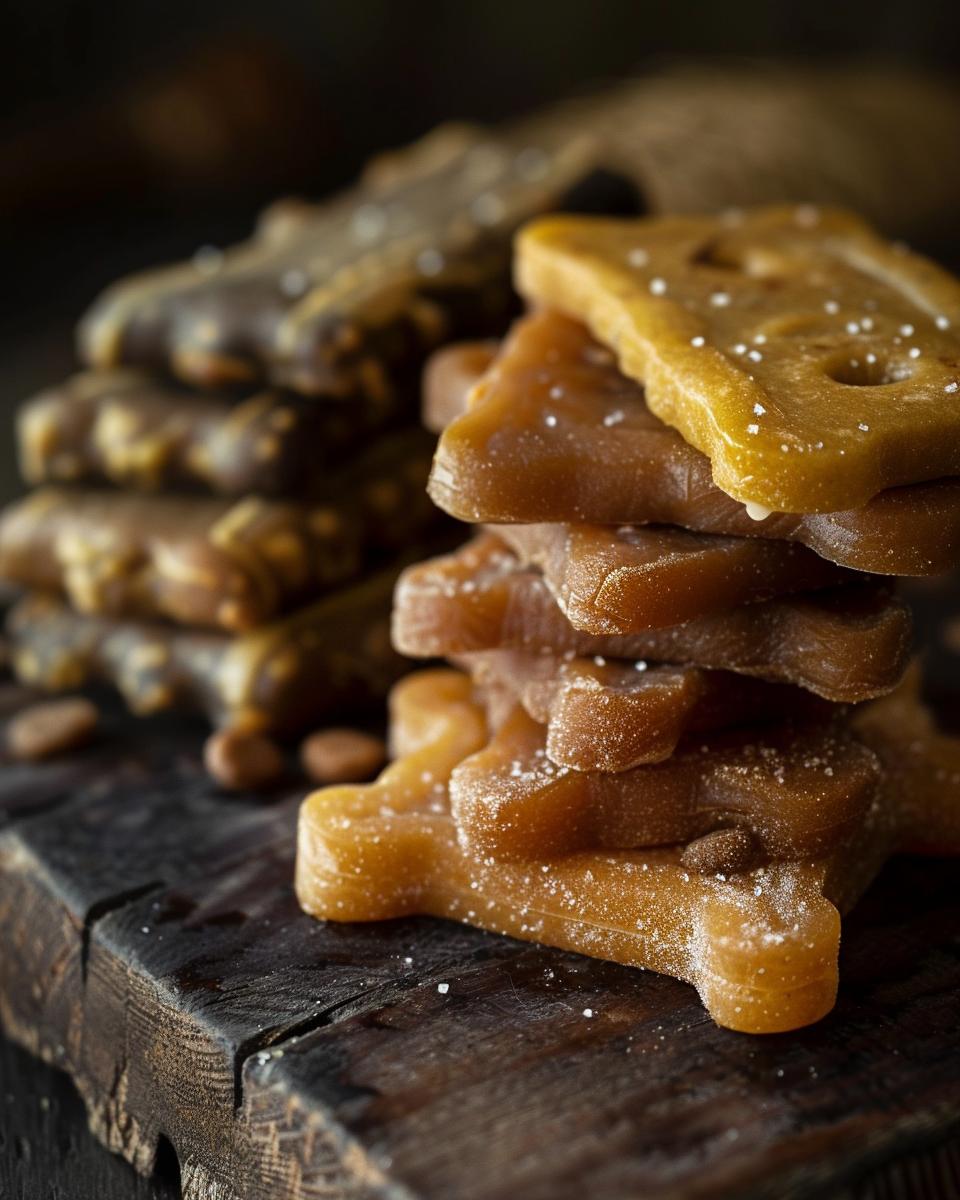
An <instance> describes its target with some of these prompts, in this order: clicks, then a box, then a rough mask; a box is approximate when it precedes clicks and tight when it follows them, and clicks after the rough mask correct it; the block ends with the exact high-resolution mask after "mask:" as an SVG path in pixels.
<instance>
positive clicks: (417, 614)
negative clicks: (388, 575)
mask: <svg viewBox="0 0 960 1200" xmlns="http://www.w3.org/2000/svg"><path fill="white" fill-rule="evenodd" d="M393 640H394V645H395V646H396V647H397V649H398V650H399V651H400V652H401V653H402V654H407V655H409V656H410V657H412V658H433V657H451V656H456V655H461V654H471V653H473V652H475V651H478V650H527V651H541V650H542V651H546V652H548V653H550V654H553V655H555V656H559V657H563V656H565V655H570V656H571V657H572V656H574V655H581V656H588V657H589V656H593V655H601V656H603V657H604V658H625V659H631V660H634V661H636V660H638V659H644V660H648V661H654V662H666V663H678V664H681V665H683V664H693V665H695V666H700V667H709V668H713V669H715V670H725V671H735V672H737V673H738V674H742V675H753V676H757V677H758V678H761V679H767V680H770V681H771V682H775V683H792V684H796V685H798V686H799V687H804V688H806V689H807V690H808V691H811V692H814V693H815V694H816V695H818V696H822V697H824V699H827V700H835V701H843V702H856V701H860V700H867V699H869V698H870V697H872V696H878V695H881V694H883V693H885V692H888V691H890V689H891V688H892V687H894V686H895V684H896V683H897V682H898V680H899V679H900V677H901V675H902V673H903V671H904V669H905V667H906V665H907V660H908V657H909V653H910V617H909V613H908V611H907V609H906V607H905V606H904V605H903V604H902V603H901V602H900V601H899V600H898V599H896V597H895V596H893V595H891V594H890V592H889V589H888V588H887V587H885V586H884V585H882V584H877V583H865V584H862V585H859V586H857V587H845V588H837V589H835V590H832V591H825V592H815V593H813V594H812V595H810V596H796V597H793V596H791V597H786V598H784V599H777V600H768V601H765V602H764V603H762V604H750V605H745V606H742V607H741V608H735V609H731V610H729V611H728V612H725V613H718V614H714V615H712V616H708V617H699V618H698V619H697V620H695V621H688V622H686V624H684V625H675V626H669V627H667V628H664V629H647V630H643V631H642V632H641V633H634V634H630V635H628V636H620V635H611V634H601V635H597V634H586V633H581V632H579V631H578V630H576V629H574V627H573V626H572V625H571V624H570V622H569V621H568V620H567V619H566V617H564V615H563V613H562V612H561V611H560V609H559V607H558V606H557V603H556V601H555V600H554V598H553V596H552V595H551V593H550V590H549V588H548V587H547V585H546V583H545V582H544V580H543V577H542V576H540V575H538V574H537V573H536V572H534V571H530V570H522V569H521V568H520V566H519V564H518V562H517V559H516V557H515V556H514V555H513V554H511V553H510V552H509V550H508V549H507V548H506V546H505V545H504V544H503V542H501V541H499V539H497V538H495V537H494V536H493V535H492V534H483V535H481V536H480V537H477V538H474V540H473V541H472V542H468V543H467V544H466V545H465V546H462V547H461V548H460V549H459V550H457V551H456V552H455V553H453V554H447V555H443V556H441V557H439V558H435V559H431V560H430V561H428V562H425V563H419V564H417V565H416V566H413V567H409V568H408V569H407V570H406V571H405V572H404V573H403V575H402V576H401V578H400V581H399V583H398V585H397V592H396V597H395V601H394V610H393Z"/></svg>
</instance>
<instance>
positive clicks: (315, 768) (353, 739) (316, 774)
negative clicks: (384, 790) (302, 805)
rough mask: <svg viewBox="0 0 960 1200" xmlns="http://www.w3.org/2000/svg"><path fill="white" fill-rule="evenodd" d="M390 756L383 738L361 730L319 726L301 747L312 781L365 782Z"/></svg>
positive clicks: (301, 753) (305, 767)
mask: <svg viewBox="0 0 960 1200" xmlns="http://www.w3.org/2000/svg"><path fill="white" fill-rule="evenodd" d="M386 758H387V748H386V746H385V745H384V743H383V739H382V738H378V737H375V736H374V735H373V734H372V733H363V732H362V731H361V730H359V729H319V730H317V732H316V733H311V734H310V736H309V737H308V738H305V739H304V741H303V743H302V745H301V746H300V762H301V763H302V764H303V769H304V771H305V772H306V774H307V777H308V778H309V779H310V780H311V781H312V782H313V783H319V784H330V783H362V782H363V781H364V780H366V779H370V778H371V777H372V776H373V775H375V774H376V773H377V771H379V769H380V768H381V767H382V766H383V764H384V762H385V761H386Z"/></svg>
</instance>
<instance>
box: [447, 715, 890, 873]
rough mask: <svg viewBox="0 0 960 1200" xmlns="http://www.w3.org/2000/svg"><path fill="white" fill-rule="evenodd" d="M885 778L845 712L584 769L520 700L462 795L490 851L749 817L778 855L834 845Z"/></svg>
mask: <svg viewBox="0 0 960 1200" xmlns="http://www.w3.org/2000/svg"><path fill="white" fill-rule="evenodd" d="M879 781H880V767H879V763H878V761H877V758H876V756H875V755H874V754H873V753H872V752H871V751H869V750H868V749H867V748H866V747H865V746H862V745H861V744H859V743H858V742H857V741H856V740H855V739H854V738H853V737H852V736H851V735H850V734H849V732H848V731H847V730H846V729H845V728H844V727H843V724H842V723H841V722H837V721H835V722H832V723H830V722H826V723H825V722H821V723H820V724H818V725H814V726H808V727H802V726H801V727H797V726H794V725H791V724H790V723H784V724H781V725H779V726H777V727H774V728H770V729H764V730H757V729H745V730H736V731H732V732H728V733H723V734H700V735H697V736H695V737H693V738H691V739H690V741H689V742H688V743H686V744H682V745H681V746H679V747H678V748H677V749H676V750H675V752H674V753H673V755H672V756H671V757H670V758H668V759H666V760H665V761H663V762H659V763H654V764H649V765H645V766H639V767H634V768H632V769H631V770H628V771H621V772H618V773H610V772H603V771H598V772H585V771H572V770H570V769H569V768H568V767H562V766H559V765H558V764H557V763H555V762H554V761H553V760H552V759H551V758H550V757H549V755H548V753H547V746H546V735H545V730H544V728H543V726H542V725H538V724H537V723H536V722H535V721H534V720H532V719H531V717H529V716H528V715H527V713H526V712H524V710H523V709H522V708H520V707H518V708H516V709H515V710H514V711H513V712H512V713H511V714H510V715H509V716H508V717H507V719H506V720H505V721H504V722H503V724H502V725H501V727H500V729H498V730H497V731H496V733H495V734H494V735H493V737H492V738H491V740H490V742H489V744H488V745H487V746H486V747H484V749H482V750H480V751H478V752H477V753H476V754H474V755H472V756H471V757H469V758H467V759H465V760H464V761H463V762H462V763H460V765H459V766H458V767H457V768H456V769H455V771H454V772H453V775H452V777H451V780H450V805H451V811H452V813H453V818H454V820H455V822H456V824H457V829H458V832H459V835H460V839H461V842H462V843H463V845H464V846H465V847H466V848H467V849H468V850H469V851H470V852H471V853H472V854H474V855H476V856H477V857H478V858H485V857H487V856H492V857H493V858H495V859H498V860H507V861H529V860H530V859H534V858H538V857H541V856H542V857H546V858H554V857H559V856H562V855H565V854H572V853H574V852H576V851H579V850H613V849H626V850H629V849H634V848H637V847H648V846H665V845H673V844H676V843H678V842H683V843H686V842H690V841H694V840H695V839H697V838H700V837H702V836H704V835H705V834H708V833H711V832H713V831H714V830H718V829H726V828H733V827H738V828H742V829H744V830H745V831H747V832H748V833H749V834H750V835H751V836H752V839H753V841H754V843H755V844H756V846H757V849H758V858H759V860H760V861H763V862H773V861H783V860H790V859H796V858H803V857H806V856H807V855H818V854H824V853H827V852H829V851H831V850H833V849H834V848H835V847H836V846H838V845H839V844H840V843H841V842H842V841H844V839H846V838H847V837H849V836H850V835H851V833H852V832H853V831H854V830H855V829H856V828H857V827H858V826H859V824H860V823H861V822H862V820H863V818H864V815H865V814H866V812H867V810H868V808H869V806H870V804H871V802H872V801H873V799H874V797H875V794H876V791H877V787H878V784H879Z"/></svg>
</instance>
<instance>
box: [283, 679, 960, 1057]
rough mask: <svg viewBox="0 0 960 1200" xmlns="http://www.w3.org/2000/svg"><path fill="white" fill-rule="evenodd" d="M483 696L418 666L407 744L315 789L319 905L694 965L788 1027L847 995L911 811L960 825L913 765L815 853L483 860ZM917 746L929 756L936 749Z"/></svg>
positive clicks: (336, 913)
mask: <svg viewBox="0 0 960 1200" xmlns="http://www.w3.org/2000/svg"><path fill="white" fill-rule="evenodd" d="M470 696H471V691H470V684H469V681H468V680H467V679H466V678H465V677H464V676H459V675H456V674H454V673H451V672H436V671H430V672H424V673H421V674H419V675H414V676H410V677H409V678H407V679H406V680H404V681H402V682H401V683H400V684H399V685H398V686H397V688H396V689H395V690H394V693H393V697H392V705H391V712H392V721H393V738H394V742H395V745H396V746H397V748H398V750H399V751H400V752H401V754H403V755H404V756H405V757H401V758H400V759H399V760H398V761H397V762H395V763H394V764H393V765H392V766H391V767H390V768H388V769H387V771H386V772H384V774H383V775H382V776H381V777H380V779H379V780H378V781H377V782H376V783H374V784H372V785H369V786H362V787H338V788H328V789H326V790H324V791H319V792H314V793H313V794H312V795H311V796H309V797H308V798H307V799H306V800H305V801H304V804H303V807H302V809H301V814H300V826H299V834H298V854H297V874H296V887H297V895H298V898H299V900H300V903H301V905H302V906H303V907H304V908H305V909H306V910H307V912H309V913H311V914H312V915H313V916H316V917H320V918H328V919H333V920H340V921H371V920H383V919H387V918H391V917H399V916H405V915H409V914H413V913H429V914H433V915H436V916H442V917H446V918H448V919H452V920H460V921H466V922H467V923H470V924H474V925H478V926H480V927H481V928H484V929H490V930H493V931H495V932H499V933H504V934H509V935H512V936H514V937H519V938H522V939H524V940H527V941H540V942H543V943H545V944H547V945H552V946H557V947H560V948H562V949H568V950H578V951H580V952H581V953H584V954H589V955H592V956H593V957H597V958H607V959H612V960H613V961H616V962H621V963H624V964H627V965H630V966H639V967H646V968H648V969H651V970H655V971H660V972H662V973H664V974H670V975H674V976H676V977H678V978H680V979H686V980H688V981H689V982H691V983H693V984H694V986H695V987H696V988H697V990H698V991H699V993H700V996H701V998H702V999H703V1002H704V1004H705V1005H706V1007H707V1009H708V1010H709V1012H710V1014H711V1016H712V1017H713V1018H714V1020H716V1021H717V1022H718V1023H720V1024H722V1025H727V1026H729V1027H730V1028H732V1029H736V1030H740V1031H742V1032H747V1033H772V1032H777V1031H783V1030H790V1029H796V1028H799V1027H800V1026H803V1025H807V1024H810V1023H812V1022H813V1021H816V1020H819V1019H820V1018H821V1017H823V1016H824V1015H825V1014H826V1013H827V1012H829V1011H830V1009H831V1008H832V1007H833V1004H834V1000H835V996H836V989H837V951H838V946H839V937H840V918H839V912H838V909H840V910H846V909H849V908H850V907H851V906H852V904H853V903H854V902H855V901H856V899H857V898H858V897H859V895H860V894H861V893H862V892H863V890H864V889H865V888H866V887H867V885H868V884H869V883H870V881H871V880H872V879H873V877H874V875H875V874H876V872H877V871H878V870H879V868H880V866H881V865H882V863H883V862H884V861H885V859H886V858H887V857H888V856H889V854H890V853H892V852H893V851H894V850H895V849H896V848H897V847H898V845H899V844H900V843H901V842H902V841H903V840H904V832H905V830H904V822H906V824H907V826H913V825H917V824H918V823H919V822H920V821H921V820H922V819H923V817H924V816H925V817H926V819H927V821H928V824H929V825H930V827H932V828H934V829H936V830H937V831H938V832H939V831H941V830H953V831H954V833H955V832H956V820H957V817H956V811H955V807H956V806H955V801H956V796H955V795H953V796H951V797H950V799H949V801H947V802H944V801H943V800H942V798H941V794H936V795H934V794H932V793H929V792H928V791H927V790H926V788H925V786H924V785H923V784H922V783H921V785H920V786H919V788H918V790H917V792H916V794H915V795H912V796H910V797H906V796H904V795H903V788H904V786H909V784H910V781H911V778H912V776H911V773H910V771H909V769H908V768H906V767H905V769H904V774H903V775H902V777H901V779H900V780H898V784H897V786H895V787H892V788H884V789H881V793H880V797H879V799H878V802H877V804H876V805H875V806H874V807H873V809H872V810H871V812H870V813H869V814H868V816H867V818H866V819H865V820H864V821H863V823H862V825H861V827H860V829H859V830H858V831H857V832H856V833H855V834H854V835H853V836H852V837H851V838H850V839H849V840H848V841H847V842H846V843H845V844H844V845H842V846H841V847H839V848H837V849H836V850H834V851H833V853H832V854H828V855H826V856H823V857H820V858H816V859H812V860H808V861H803V862H785V863H774V864H770V865H768V866H766V867H762V868H757V869H755V870H753V871H750V872H746V873H742V874H737V875H733V876H728V877H726V878H721V877H719V876H716V875H708V874H702V873H699V872H696V871H691V870H689V869H688V868H687V867H686V866H684V864H683V862H682V860H681V851H680V849H679V848H665V849H653V850H643V851H616V852H607V853H603V852H596V851H594V852H584V853H578V854H573V855H568V856H566V857H564V858H561V859H556V860H552V861H550V860H547V861H542V860H540V859H537V860H535V861H533V862H527V863H521V864H514V863H494V862H489V861H483V860H479V861H478V860H476V859H474V858H472V857H471V856H470V855H469V854H468V853H467V852H466V851H465V850H463V849H462V847H461V846H460V845H459V844H458V841H457V837H456V830H455V827H454V823H453V821H452V819H451V817H450V816H449V813H448V810H447V803H446V801H447V794H446V784H447V780H448V779H449V775H450V773H451V771H452V769H453V767H454V766H455V764H456V761H457V760H458V758H462V757H463V756H464V755H465V754H469V753H471V752H472V751H473V750H475V749H477V748H478V746H479V744H480V743H482V741H483V731H482V721H481V719H480V710H479V708H478V706H476V705H475V704H473V703H472V702H471V698H470ZM883 703H886V704H889V703H891V702H889V701H887V702H883ZM948 748H949V750H950V751H951V754H946V749H947V747H944V746H943V745H941V746H939V747H938V748H937V752H938V755H939V756H940V757H939V758H938V759H937V760H935V762H933V763H931V764H930V765H929V770H936V769H938V766H939V764H941V763H943V762H947V763H948V764H949V766H950V768H951V769H952V768H953V767H954V766H955V763H956V754H955V752H956V751H957V749H958V746H957V743H956V742H955V741H954V742H952V743H951V744H950V746H949V747H948ZM908 761H909V763H910V764H913V763H915V762H919V763H920V764H922V766H921V768H920V769H921V770H922V771H923V772H927V771H928V766H927V764H926V763H923V759H922V757H920V758H919V759H914V758H911V759H910V760H908ZM951 806H953V809H954V811H952V813H947V814H946V815H945V810H947V809H950V808H951ZM908 810H909V811H910V816H909V818H908V817H906V816H905V814H906V813H907V811H908ZM940 849H941V851H943V852H955V851H957V850H958V849H960V843H958V841H957V840H956V839H955V840H953V841H952V842H951V843H949V844H947V843H942V844H941V846H940Z"/></svg>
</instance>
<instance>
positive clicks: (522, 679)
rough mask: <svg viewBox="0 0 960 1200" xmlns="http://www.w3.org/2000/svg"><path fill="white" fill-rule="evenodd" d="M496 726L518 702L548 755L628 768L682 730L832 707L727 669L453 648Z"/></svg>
mask: <svg viewBox="0 0 960 1200" xmlns="http://www.w3.org/2000/svg"><path fill="white" fill-rule="evenodd" d="M456 661H457V665H458V666H459V665H463V666H464V668H465V669H466V670H467V671H469V672H470V674H471V675H472V677H473V681H474V683H475V684H476V685H477V686H478V687H479V688H480V689H481V691H482V693H483V695H484V699H485V701H486V704H487V715H488V718H489V719H490V721H491V724H493V725H494V726H495V727H496V726H498V725H499V724H500V723H501V721H502V720H503V719H505V718H506V717H507V715H508V714H509V713H510V711H511V710H512V709H513V707H514V705H515V704H516V703H517V702H519V703H520V704H522V705H523V707H524V708H525V709H526V711H527V712H528V713H529V715H530V716H531V717H532V718H533V720H534V721H538V722H539V723H540V724H541V725H544V726H545V727H546V750H547V755H548V757H549V758H550V759H552V761H553V762H555V763H558V764H559V765H560V766H564V767H570V768H572V769H573V770H575V771H628V770H630V768H631V767H637V766H640V765H641V764H642V763H650V762H661V761H662V760H663V759H665V758H669V757H670V755H671V754H672V753H673V752H674V750H675V749H676V746H677V743H678V742H679V741H680V740H681V739H682V738H683V737H685V736H686V735H688V734H690V733H696V732H701V733H703V732H707V731H709V730H717V729H728V728H730V727H732V726H735V725H745V724H751V723H754V724H756V723H759V722H765V721H776V720H781V719H783V718H785V717H790V718H805V719H813V718H818V717H819V718H824V717H826V716H827V714H828V713H830V712H831V711H832V710H833V708H834V706H833V705H831V704H830V703H829V702H827V701H825V700H820V699H819V697H817V696H814V695H812V694H811V693H810V692H807V691H804V690H803V689H802V688H797V687H791V686H789V685H788V684H778V683H767V682H765V681H764V680H762V679H751V678H750V677H749V676H746V675H734V674H733V673H732V672H729V671H705V670H702V669H701V668H700V667H691V666H667V665H665V664H663V663H648V662H646V660H644V659H641V660H639V661H637V662H624V661H621V660H619V659H610V660H607V659H605V658H569V659H568V658H563V657H555V656H553V655H551V654H544V653H543V652H541V651H522V650H491V651H488V652H487V653H485V654H466V655H462V656H460V658H458V659H457V660H456Z"/></svg>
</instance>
